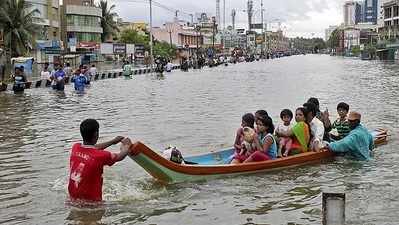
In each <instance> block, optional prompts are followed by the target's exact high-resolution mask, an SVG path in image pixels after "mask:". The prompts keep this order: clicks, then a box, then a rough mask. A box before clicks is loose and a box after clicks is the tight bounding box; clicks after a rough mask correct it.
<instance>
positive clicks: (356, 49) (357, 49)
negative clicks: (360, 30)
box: [351, 45, 360, 56]
mask: <svg viewBox="0 0 399 225" xmlns="http://www.w3.org/2000/svg"><path fill="white" fill-rule="evenodd" d="M351 52H352V55H354V56H359V55H360V46H359V45H355V46H352V48H351Z"/></svg>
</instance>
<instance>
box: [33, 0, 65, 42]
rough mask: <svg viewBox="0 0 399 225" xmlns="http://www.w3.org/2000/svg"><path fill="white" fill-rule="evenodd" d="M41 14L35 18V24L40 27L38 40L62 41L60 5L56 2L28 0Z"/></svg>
mask: <svg viewBox="0 0 399 225" xmlns="http://www.w3.org/2000/svg"><path fill="white" fill-rule="evenodd" d="M27 2H28V3H30V4H31V5H32V7H31V9H32V10H34V9H37V10H38V11H39V13H35V15H34V16H33V23H34V24H36V25H38V26H39V29H40V30H39V32H37V36H36V40H60V33H61V23H60V5H59V1H55V0H27Z"/></svg>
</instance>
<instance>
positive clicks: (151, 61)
mask: <svg viewBox="0 0 399 225" xmlns="http://www.w3.org/2000/svg"><path fill="white" fill-rule="evenodd" d="M149 1H150V64H151V67H150V68H151V71H152V64H153V63H154V55H153V54H154V53H153V40H152V0H149Z"/></svg>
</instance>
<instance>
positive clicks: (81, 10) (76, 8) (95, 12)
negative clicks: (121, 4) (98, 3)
mask: <svg viewBox="0 0 399 225" xmlns="http://www.w3.org/2000/svg"><path fill="white" fill-rule="evenodd" d="M66 14H72V15H84V16H96V17H101V16H102V12H101V9H100V8H97V7H91V6H81V5H67V6H66Z"/></svg>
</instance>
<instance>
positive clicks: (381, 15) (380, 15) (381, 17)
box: [377, 0, 392, 28]
mask: <svg viewBox="0 0 399 225" xmlns="http://www.w3.org/2000/svg"><path fill="white" fill-rule="evenodd" d="M390 1H392V0H378V17H377V25H378V28H381V27H383V26H384V7H383V6H384V4H385V3H387V2H390Z"/></svg>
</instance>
